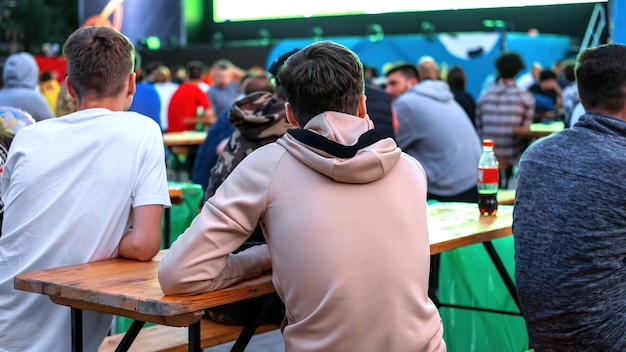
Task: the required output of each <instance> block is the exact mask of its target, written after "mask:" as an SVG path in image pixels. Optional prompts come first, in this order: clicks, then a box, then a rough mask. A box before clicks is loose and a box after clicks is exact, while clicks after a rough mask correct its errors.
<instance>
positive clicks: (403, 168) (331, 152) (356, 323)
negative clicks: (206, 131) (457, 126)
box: [159, 41, 469, 352]
mask: <svg viewBox="0 0 626 352" xmlns="http://www.w3.org/2000/svg"><path fill="white" fill-rule="evenodd" d="M278 78H279V80H280V83H281V85H282V87H283V88H284V91H285V96H286V97H287V102H288V104H286V105H285V109H286V111H285V113H286V115H287V118H288V120H289V121H290V122H291V124H293V125H294V126H299V128H296V129H292V130H289V132H287V133H286V134H285V135H283V137H281V138H279V139H278V140H277V141H276V142H275V143H270V144H268V145H265V146H263V147H261V148H259V149H257V150H255V151H254V152H253V153H251V154H249V155H248V156H247V157H246V158H245V159H244V160H243V161H242V162H241V163H240V164H239V165H238V166H237V167H236V168H235V169H234V170H233V172H232V173H231V174H230V175H229V176H228V177H227V178H226V179H225V180H224V182H223V183H222V185H221V186H220V187H218V188H217V190H216V192H215V194H214V195H213V197H211V198H210V199H209V200H208V201H207V202H206V203H205V204H204V207H203V208H202V210H201V213H200V214H198V216H197V217H196V218H195V219H194V221H193V222H192V224H191V226H190V227H189V228H188V229H187V230H186V231H185V233H184V234H182V235H181V236H180V237H179V238H178V240H176V242H174V243H173V245H172V247H171V248H170V249H169V250H168V251H167V253H165V255H164V257H163V259H162V260H161V263H160V265H159V282H160V284H161V288H162V290H163V292H164V293H165V294H166V295H189V294H199V293H202V292H208V291H214V290H217V289H219V288H222V287H226V286H229V285H232V284H234V283H236V282H239V281H241V280H244V279H246V278H251V277H256V276H259V275H261V273H262V272H264V271H267V270H269V269H272V275H273V282H274V283H276V291H277V294H278V295H279V297H280V298H281V300H282V301H283V302H284V303H285V307H286V319H285V321H284V328H283V330H282V333H283V338H284V343H285V351H287V352H293V351H299V352H307V351H409V350H411V351H445V348H446V347H445V342H444V341H443V335H442V334H443V327H442V325H441V318H440V316H439V312H438V311H437V307H436V306H435V305H434V304H433V303H432V301H430V299H429V298H428V274H429V262H430V260H429V259H430V245H429V239H428V226H427V221H426V193H427V180H426V175H425V173H424V170H423V169H422V167H421V166H420V164H419V162H418V161H416V160H415V159H413V158H411V157H410V156H408V155H407V154H404V153H403V152H402V151H401V150H400V149H399V148H398V147H397V145H396V143H395V142H394V140H393V139H392V138H382V139H381V138H380V137H379V136H378V135H377V133H376V132H374V131H373V124H372V121H371V120H370V119H369V118H368V116H367V111H366V103H365V99H366V98H365V96H364V94H363V90H364V80H363V66H362V65H361V62H360V61H359V59H358V56H357V55H356V54H355V53H353V52H352V51H350V50H349V49H347V48H346V47H344V46H341V45H339V44H336V43H333V42H328V41H322V42H316V43H313V44H310V45H309V46H307V47H305V48H303V49H301V50H300V51H298V52H297V53H295V54H293V55H292V56H290V57H289V59H287V61H286V63H285V64H284V65H283V66H282V67H281V69H280V70H279V71H278ZM459 109H460V107H459ZM467 123H468V124H469V121H467ZM372 214H376V215H375V216H372ZM399 219H400V221H399ZM259 224H260V225H261V227H262V228H263V233H264V234H265V237H266V240H267V244H264V245H259V246H254V247H251V248H248V249H246V250H244V251H242V252H239V253H236V254H232V252H233V251H234V250H235V249H237V248H239V246H241V245H242V244H243V243H244V242H245V241H246V240H247V239H248V237H249V236H250V234H251V233H252V231H254V229H255V228H256V226H257V225H259ZM389 224H394V225H393V226H394V231H391V232H390V231H389ZM270 253H271V256H270ZM398 253H402V255H398ZM390 297H393V299H389V298H390Z"/></svg>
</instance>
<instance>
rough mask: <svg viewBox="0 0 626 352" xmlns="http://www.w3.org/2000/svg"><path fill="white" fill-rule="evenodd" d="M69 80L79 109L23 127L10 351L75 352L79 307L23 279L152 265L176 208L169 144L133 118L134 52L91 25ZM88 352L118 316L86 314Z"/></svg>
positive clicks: (5, 185) (2, 276) (11, 231)
mask: <svg viewBox="0 0 626 352" xmlns="http://www.w3.org/2000/svg"><path fill="white" fill-rule="evenodd" d="M63 53H64V56H65V57H66V60H67V74H68V77H67V78H66V80H65V83H66V85H67V88H68V91H69V93H70V94H71V95H72V97H74V98H75V99H76V101H77V106H78V111H76V112H74V113H71V114H69V115H65V116H63V117H62V118H55V119H48V120H45V121H40V122H37V123H35V124H32V125H31V126H28V127H26V128H23V129H21V130H20V131H19V132H18V133H17V134H16V135H15V138H14V139H13V141H12V142H11V148H10V149H9V155H8V158H7V161H6V163H5V165H4V168H3V170H2V178H1V181H0V191H1V193H2V199H3V201H4V205H5V212H4V222H3V224H2V231H3V233H2V237H0V262H1V263H2V264H1V267H2V270H0V312H1V313H0V331H1V333H0V351H20V352H23V351H26V352H30V351H32V352H40V351H70V350H71V342H72V338H71V337H72V336H71V330H72V329H71V325H70V324H69V323H68V322H69V321H70V308H69V307H66V306H62V305H57V304H55V303H53V302H52V301H51V300H50V299H49V298H48V297H46V296H45V295H39V294H32V293H28V292H24V291H18V290H16V289H15V288H14V277H15V275H17V274H19V273H24V272H30V271H38V270H44V269H49V268H56V267H61V266H67V265H73V264H79V263H86V262H92V261H97V260H101V259H108V258H114V257H118V256H119V257H125V258H129V259H136V260H141V261H147V260H151V259H152V258H153V257H154V256H155V255H156V254H157V253H158V251H159V248H160V246H161V217H162V214H163V207H164V206H170V198H169V194H168V188H167V177H166V170H165V163H164V162H163V160H164V154H163V138H162V135H161V131H160V130H159V127H158V125H157V124H155V123H154V121H152V120H151V119H150V118H149V117H146V116H143V115H140V114H137V113H135V112H127V111H125V110H127V109H128V107H129V106H130V102H131V100H132V96H133V94H134V92H135V73H134V72H133V71H134V69H133V61H134V60H133V53H134V48H133V45H132V44H131V42H130V41H129V40H128V38H126V37H125V36H124V35H122V34H121V33H119V32H118V31H116V30H114V29H112V28H110V27H83V28H80V29H78V30H76V31H75V32H74V33H73V34H72V35H70V37H69V38H68V39H67V41H66V42H65V45H64V46H63ZM82 321H83V325H84V327H85V329H84V331H85V332H86V334H85V336H84V339H83V347H84V350H85V351H97V350H98V346H99V345H100V344H101V343H102V341H103V339H104V337H105V335H106V334H107V332H108V331H109V328H110V326H111V321H112V316H111V315H108V314H102V313H96V312H93V311H84V312H83V314H82Z"/></svg>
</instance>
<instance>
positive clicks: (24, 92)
mask: <svg viewBox="0 0 626 352" xmlns="http://www.w3.org/2000/svg"><path fill="white" fill-rule="evenodd" d="M38 75H39V68H38V67H37V63H36V62H35V58H34V57H33V56H32V55H31V54H29V53H17V54H13V55H11V56H9V57H8V58H7V60H6V61H5V63H4V71H3V72H2V78H3V79H4V88H3V89H2V90H0V106H12V107H15V108H18V109H22V110H24V111H26V112H28V113H29V114H31V115H32V116H33V118H34V119H35V120H36V121H41V120H45V119H49V118H52V117H54V113H53V112H52V110H51V109H50V106H49V105H48V103H47V102H46V99H45V98H44V97H43V95H42V94H41V93H40V92H39V89H38V83H39V79H38Z"/></svg>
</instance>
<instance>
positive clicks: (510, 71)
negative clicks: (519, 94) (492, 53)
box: [496, 51, 524, 78]
mask: <svg viewBox="0 0 626 352" xmlns="http://www.w3.org/2000/svg"><path fill="white" fill-rule="evenodd" d="M496 68H497V69H498V74H499V75H500V77H502V78H514V77H515V76H516V75H517V74H518V73H519V72H520V71H521V70H522V69H524V60H523V59H522V57H521V56H520V55H519V54H518V53H516V52H513V51H509V52H505V53H502V54H500V56H499V57H498V58H497V59H496Z"/></svg>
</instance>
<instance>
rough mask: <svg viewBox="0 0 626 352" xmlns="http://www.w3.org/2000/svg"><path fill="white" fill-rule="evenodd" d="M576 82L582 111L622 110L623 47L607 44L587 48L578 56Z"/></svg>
mask: <svg viewBox="0 0 626 352" xmlns="http://www.w3.org/2000/svg"><path fill="white" fill-rule="evenodd" d="M577 61H578V63H577V65H576V82H577V84H578V95H579V97H580V100H581V103H582V105H583V106H584V107H585V110H586V111H589V110H593V109H596V108H600V109H602V110H605V111H607V112H619V111H622V110H624V105H625V104H626V96H625V95H626V46H625V45H622V44H607V45H602V46H599V47H596V48H592V49H587V50H585V51H583V52H582V53H581V54H580V55H579V56H578V60H577Z"/></svg>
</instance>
